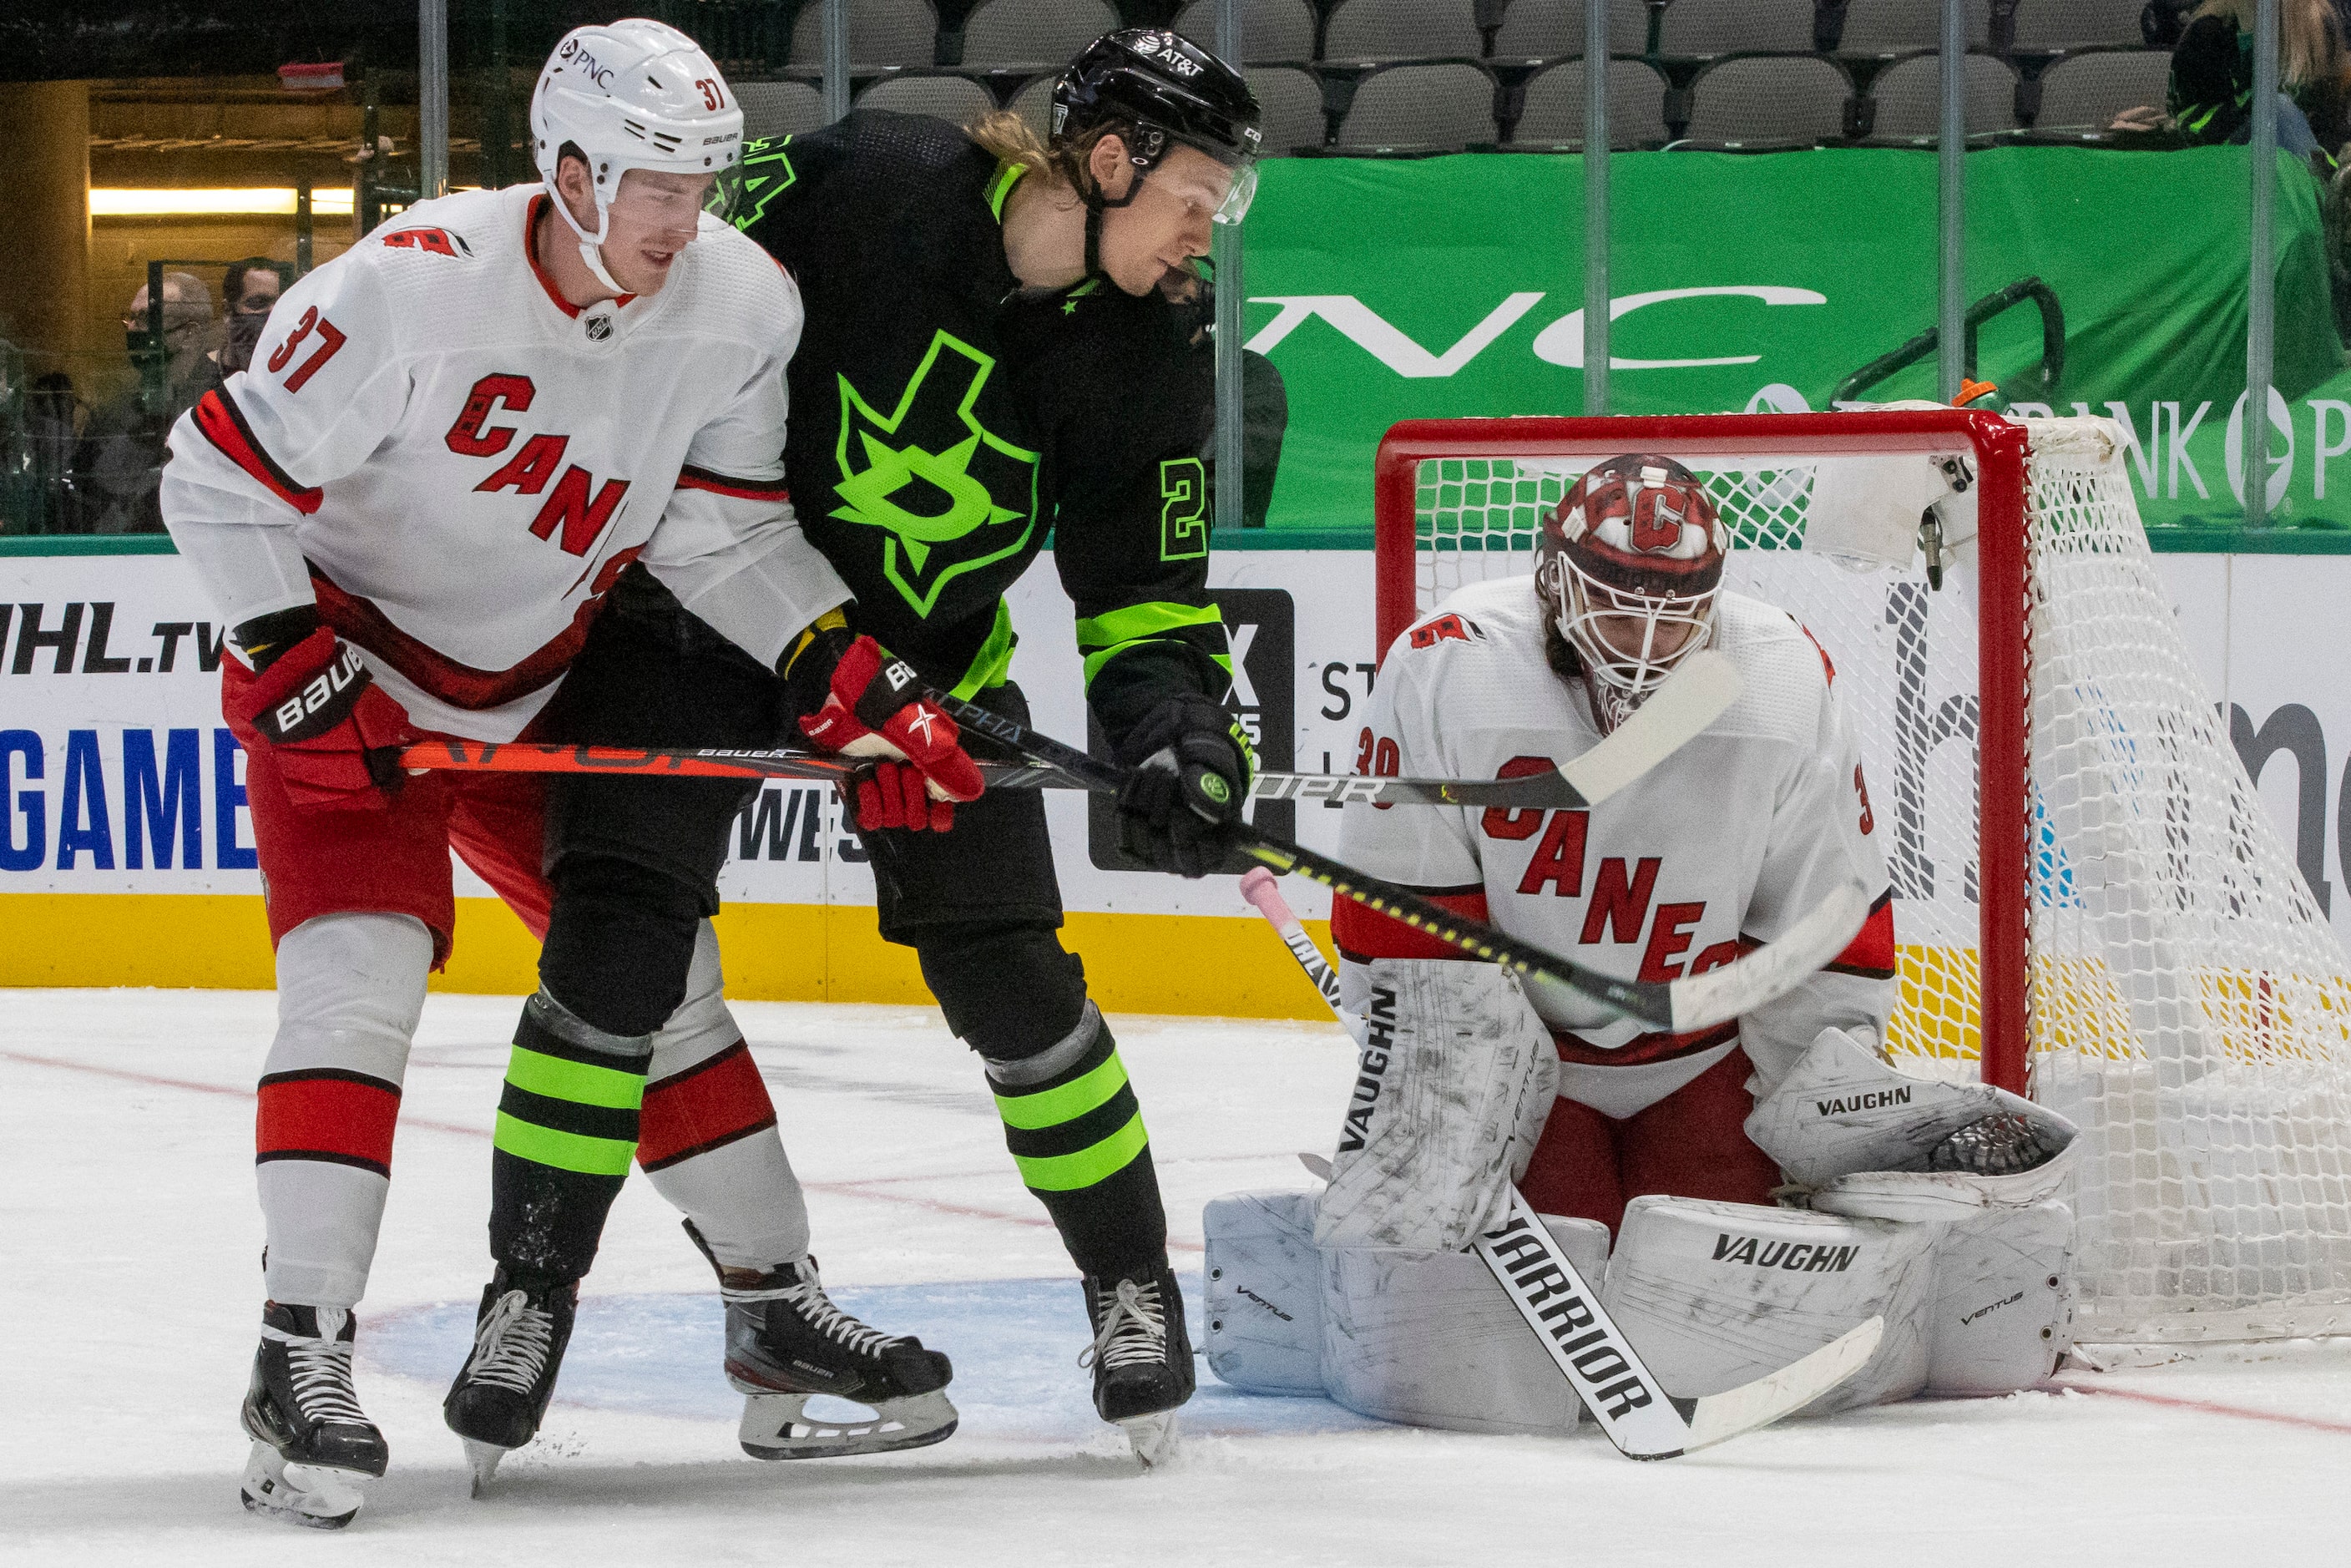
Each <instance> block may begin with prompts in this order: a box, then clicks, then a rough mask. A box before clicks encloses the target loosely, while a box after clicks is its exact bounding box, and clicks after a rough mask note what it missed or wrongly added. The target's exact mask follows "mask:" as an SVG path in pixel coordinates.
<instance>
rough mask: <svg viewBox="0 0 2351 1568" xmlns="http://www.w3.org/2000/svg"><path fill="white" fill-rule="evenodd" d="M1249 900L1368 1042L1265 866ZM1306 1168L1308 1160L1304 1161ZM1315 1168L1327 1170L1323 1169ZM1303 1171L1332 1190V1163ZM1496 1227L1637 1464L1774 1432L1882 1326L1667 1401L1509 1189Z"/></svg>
mask: <svg viewBox="0 0 2351 1568" xmlns="http://www.w3.org/2000/svg"><path fill="white" fill-rule="evenodd" d="M1241 896H1242V897H1243V898H1246V899H1248V900H1249V903H1251V904H1255V905H1256V906H1257V912H1258V913H1259V915H1264V916H1265V918H1266V922H1267V924H1268V925H1271V926H1272V927H1273V928H1274V929H1275V930H1276V931H1278V932H1280V934H1281V939H1282V942H1283V943H1284V945H1286V946H1288V947H1289V948H1290V956H1291V957H1293V958H1295V959H1297V960H1298V967H1300V968H1301V969H1303V970H1305V971H1306V977H1307V978H1308V979H1310V980H1311V981H1313V982H1314V988H1315V989H1316V990H1317V991H1320V992H1321V993H1322V1000H1323V1001H1324V1002H1325V1003H1326V1004H1327V1005H1328V1006H1329V1007H1330V1009H1331V1011H1332V1015H1333V1016H1335V1017H1336V1018H1337V1019H1338V1020H1339V1024H1340V1027H1341V1028H1343V1029H1344V1030H1346V1031H1347V1032H1348V1033H1349V1034H1350V1035H1353V1036H1354V1038H1355V1042H1356V1044H1358V1045H1361V1044H1362V1043H1363V1041H1364V1034H1363V1028H1362V1020H1361V1019H1356V1018H1355V1017H1353V1015H1352V1014H1350V1013H1348V1012H1347V1011H1346V1010H1345V1009H1343V1008H1342V1007H1341V1006H1340V1005H1339V977H1338V976H1337V974H1336V973H1334V972H1333V971H1332V967H1331V964H1330V961H1329V960H1328V959H1326V958H1324V957H1323V956H1322V949H1321V948H1319V947H1317V946H1314V939H1313V938H1312V937H1311V936H1307V935H1306V927H1305V926H1304V925H1301V923H1300V921H1299V918H1298V916H1297V915H1293V914H1291V913H1290V904H1289V902H1288V901H1287V900H1285V899H1284V898H1283V897H1282V896H1281V892H1280V889H1279V888H1277V887H1276V886H1274V883H1273V874H1272V873H1270V872H1269V871H1267V870H1266V869H1265V868H1264V867H1263V866H1259V867H1258V868H1257V869H1256V870H1254V871H1252V872H1249V873H1247V874H1246V875H1244V876H1243V877H1242V878H1241ZM1301 1158H1304V1156H1302V1155H1301ZM1318 1166H1319V1168H1317V1167H1318ZM1307 1168H1308V1169H1310V1170H1313V1171H1315V1174H1317V1175H1318V1176H1322V1178H1323V1179H1324V1180H1325V1181H1328V1180H1329V1179H1330V1177H1331V1167H1330V1165H1329V1163H1328V1162H1327V1161H1309V1162H1308V1166H1307ZM1509 1191H1510V1205H1509V1209H1508V1212H1507V1213H1506V1215H1505V1216H1504V1218H1503V1219H1502V1221H1501V1223H1500V1224H1499V1225H1496V1226H1495V1227H1493V1228H1491V1229H1489V1230H1487V1231H1485V1232H1484V1233H1482V1234H1481V1235H1479V1238H1478V1241H1477V1253H1478V1257H1479V1260H1480V1261H1481V1262H1483V1263H1484V1264H1485V1265H1486V1267H1487V1269H1488V1270H1490V1271H1491V1272H1492V1274H1493V1276H1494V1279H1495V1281H1497V1282H1498V1283H1499V1284H1500V1285H1501V1287H1502V1292H1503V1294H1505V1295H1507V1296H1509V1297H1510V1304H1511V1305H1512V1306H1514V1307H1516V1308H1517V1309H1518V1310H1519V1315H1520V1317H1521V1318H1524V1319H1525V1320H1526V1323H1527V1326H1528V1327H1529V1328H1531V1329H1532V1330H1533V1331H1534V1333H1535V1337H1536V1338H1537V1339H1539V1340H1541V1342H1542V1347H1543V1350H1544V1352H1545V1353H1546V1354H1549V1355H1550V1357H1551V1359H1552V1364H1553V1365H1554V1366H1556V1367H1558V1368H1559V1370H1560V1374H1561V1375H1562V1376H1563V1377H1565V1378H1566V1379H1567V1381H1568V1384H1569V1385H1570V1386H1571V1387H1573V1389H1574V1390H1575V1396H1576V1397H1577V1398H1578V1399H1580V1400H1582V1401H1583V1407H1584V1409H1586V1410H1587V1411H1589V1412H1591V1414H1592V1417H1593V1420H1595V1421H1597V1422H1598V1423H1599V1424H1600V1429H1601V1430H1602V1431H1603V1432H1604V1433H1606V1434H1607V1437H1608V1440H1609V1441H1610V1442H1611V1443H1613V1444H1614V1445H1615V1446H1616V1451H1617V1452H1619V1453H1621V1454H1623V1455H1624V1456H1625V1458H1630V1459H1671V1458H1679V1457H1680V1456H1681V1455H1683V1454H1687V1453H1693V1452H1695V1451H1697V1450H1698V1449H1699V1448H1707V1447H1708V1446H1709V1445H1711V1444H1715V1443H1719V1442H1723V1441H1725V1440H1727V1439H1729V1438H1731V1437H1738V1436H1740V1434H1742V1433H1746V1432H1752V1431H1754V1430H1756V1429H1757V1428H1758V1427H1767V1426H1769V1425H1771V1423H1772V1422H1774V1421H1776V1420H1778V1419H1779V1418H1780V1417H1781V1416H1785V1415H1787V1414H1789V1413H1790V1412H1791V1411H1793V1410H1798V1409H1801V1408H1802V1407H1803V1406H1806V1405H1809V1404H1811V1403H1812V1402H1813V1400H1815V1399H1818V1398H1819V1397H1820V1396H1822V1395H1823V1394H1826V1393H1827V1392H1828V1391H1829V1390H1830V1389H1832V1388H1834V1387H1835V1386H1836V1385H1838V1384H1840V1383H1843V1382H1844V1380H1845V1379H1846V1378H1848V1377H1851V1376H1852V1375H1854V1374H1855V1373H1856V1372H1858V1371H1860V1370H1861V1368H1862V1366H1863V1365H1864V1364H1865V1363H1867V1361H1868V1360H1869V1358H1870V1356H1871V1355H1872V1354H1875V1353H1876V1349H1877V1342H1878V1340H1879V1338H1880V1337H1881V1336H1882V1335H1883V1334H1884V1333H1885V1332H1886V1323H1885V1320H1884V1319H1882V1318H1876V1317H1873V1318H1871V1319H1869V1320H1868V1321H1867V1322H1864V1323H1861V1324H1858V1325H1857V1326H1855V1327H1854V1328H1852V1329H1849V1330H1847V1331H1846V1332H1845V1333H1843V1334H1841V1335H1839V1336H1838V1337H1837V1338H1835V1339H1834V1340H1831V1341H1830V1342H1829V1343H1826V1344H1824V1345H1823V1346H1822V1347H1821V1348H1820V1349H1818V1350H1816V1351H1813V1353H1812V1354H1809V1355H1804V1356H1800V1357H1799V1358H1797V1359H1796V1360H1794V1361H1792V1362H1790V1363H1789V1364H1787V1365H1785V1366H1783V1367H1782V1368H1781V1369H1780V1370H1779V1371H1777V1372H1773V1373H1769V1374H1766V1375H1764V1376H1761V1377H1759V1378H1757V1379H1756V1380H1755V1381H1754V1382H1752V1383H1749V1384H1745V1385H1741V1386H1740V1387H1737V1388H1731V1389H1726V1390H1725V1391H1724V1392H1722V1393H1720V1394H1705V1395H1700V1396H1698V1397H1696V1398H1688V1399H1686V1398H1682V1397H1679V1396H1675V1395H1671V1394H1667V1392H1666V1391H1665V1389H1664V1387H1663V1386H1662V1385H1659V1383H1658V1382H1657V1380H1656V1375H1654V1374H1652V1373H1651V1372H1650V1371H1649V1369H1648V1366H1647V1365H1646V1364H1645V1363H1644V1362H1643V1361H1642V1360H1641V1354H1640V1352H1638V1351H1636V1350H1635V1349H1634V1348H1633V1343H1632V1341H1630V1340H1628V1339H1626V1338H1625V1333H1624V1331H1623V1330H1621V1329H1619V1328H1618V1327H1617V1326H1616V1324H1615V1322H1614V1321H1613V1320H1612V1319H1611V1318H1610V1317H1609V1316H1608V1313H1607V1311H1606V1309H1604V1308H1603V1307H1602V1306H1601V1304H1600V1292H1598V1291H1594V1290H1593V1288H1592V1287H1591V1285H1590V1284H1589V1283H1588V1282H1586V1281H1585V1280H1584V1278H1583V1274H1582V1273H1581V1272H1579V1271H1578V1270H1577V1269H1576V1267H1575V1265H1574V1263H1573V1262H1572V1261H1570V1260H1569V1259H1568V1256H1567V1253H1566V1251H1565V1250H1564V1249H1562V1248H1561V1246H1560V1245H1559V1242H1558V1241H1557V1240H1556V1239H1554V1238H1553V1237H1552V1233H1551V1228H1550V1227H1549V1226H1547V1225H1545V1224H1543V1222H1542V1220H1541V1218H1539V1217H1538V1216H1537V1215H1536V1214H1535V1212H1534V1210H1533V1209H1532V1208H1531V1207H1529V1206H1528V1204H1527V1200H1526V1199H1525V1198H1524V1197H1521V1196H1520V1193H1519V1189H1518V1188H1517V1187H1516V1186H1512V1187H1510V1189H1509Z"/></svg>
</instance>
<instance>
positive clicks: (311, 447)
mask: <svg viewBox="0 0 2351 1568" xmlns="http://www.w3.org/2000/svg"><path fill="white" fill-rule="evenodd" d="M548 199H549V198H548V197H547V196H546V194H545V193H544V192H543V191H541V190H540V189H539V188H538V187H535V186H515V187H511V188H509V189H507V190H504V191H478V192H467V193H461V194H458V195H453V196H446V197H443V198H441V199H440V200H437V201H432V202H426V203H423V204H419V205H417V206H415V207H412V208H410V209H409V210H408V211H407V212H406V213H404V214H402V215H401V216H400V217H399V218H397V219H394V220H392V221H391V222H389V223H387V224H386V225H384V226H383V227H381V228H380V229H378V230H377V231H376V232H375V233H374V234H373V235H370V236H369V237H368V238H367V239H366V240H364V241H362V242H361V243H360V244H359V245H358V246H354V247H353V248H352V249H351V250H350V251H349V252H347V253H346V254H344V255H343V256H338V257H337V258H335V259H334V260H333V261H330V262H329V263H328V264H327V265H326V266H324V267H320V268H319V269H318V270H317V271H316V272H313V273H312V274H310V275H309V276H308V277H305V278H304V279H302V281H301V282H299V283H298V284H296V285H295V286H294V287H292V288H291V289H289V290H287V294H286V297H285V298H283V299H282V300H280V301H279V302H278V304H277V308H276V309H275V310H274V311H273V312H272V313H271V317H270V321H269V326H268V329H267V334H266V337H265V339H264V340H263V346H262V348H261V349H260V350H258V351H257V352H256V355H255V357H254V362H253V365H252V368H251V369H249V370H246V371H242V372H240V373H239V374H236V375H234V376H231V377H230V378H229V379H228V382H227V383H226V385H225V387H223V388H221V389H220V390H218V391H215V392H211V393H208V394H207V395H206V396H205V397H204V400H203V401H202V402H199V403H198V404H197V405H196V407H195V408H194V409H193V410H191V411H190V412H189V413H187V414H185V415H183V417H182V418H181V420H180V421H179V423H178V424H177V425H176V426H174V428H173V429H172V439H171V444H172V459H171V462H170V464H169V465H167V466H166V468H165V469H164V474H163V490H162V507H163V516H164V519H165V521H166V522H167V523H168V524H169V525H170V527H171V530H172V538H173V539H174V541H175V542H176V543H177V544H178V546H179V548H180V549H181V551H182V552H183V554H185V555H186V556H187V557H188V558H189V559H190V560H191V561H192V562H193V564H194V566H195V568H196V570H197V572H198V573H199V575H201V576H202V577H203V578H204V580H205V583H206V586H207V587H208V588H210V589H211V591H213V593H214V596H215V597H216V598H217V599H218V600H219V601H220V603H221V605H222V608H223V610H224V612H225V615H226V618H227V621H228V622H229V623H230V624H232V625H235V624H238V623H241V622H245V621H246V620H249V619H251V618H252V617H254V616H256V615H260V614H266V613H267V612H272V611H277V610H285V609H289V608H293V607H295V606H298V605H301V604H304V603H308V602H310V601H313V600H314V599H315V600H316V601H317V603H318V605H319V612H320V614H321V615H322V616H323V617H324V618H325V620H326V622H328V624H329V625H331V626H332V627H334V628H335V630H336V631H337V632H339V633H340V634H341V635H342V636H343V637H345V638H346V639H348V640H349V641H350V642H351V643H355V644H357V645H358V647H359V648H360V651H361V652H362V653H364V655H365V656H366V658H367V662H368V664H369V666H370V668H371V670H372V671H373V672H374V674H375V676H376V679H377V680H378V681H379V682H380V683H381V685H382V686H383V688H384V689H385V690H386V691H387V692H389V693H390V694H391V695H392V696H393V697H394V698H396V699H397V700H398V701H399V702H400V703H401V704H402V706H404V707H406V708H407V709H408V712H409V714H410V716H412V717H413V720H414V721H415V722H416V723H417V724H418V725H419V726H420V727H423V728H426V729H430V730H438V731H444V732H446V733H450V734H455V735H462V736H466V737H475V738H479V739H486V740H510V739H512V738H514V737H515V736H516V735H517V734H518V733H520V732H521V730H522V728H523V727H524V726H525V725H526V724H528V722H529V721H530V718H531V716H533V715H534V714H536V713H537V712H538V710H539V709H540V708H541V707H543V706H545V705H546V703H547V701H548V699H549V697H551V696H552V695H554V691H555V687H556V685H557V684H558V683H559V681H560V680H561V678H562V675H563V672H564V671H565V670H566V669H567V668H568V667H569V664H570V663H571V660H572V659H573V658H574V657H575V656H576V655H577V653H579V650H580V645H581V643H583V642H584V641H585V640H586V637H587V633H588V628H589V625H590V622H592V620H593V619H594V616H595V613H596V611H597V609H598V607H599V605H600V604H601V600H602V596H603V594H604V592H605V591H606V590H607V589H609V588H610V587H611V584H612V581H613V580H614V579H615V578H616V577H617V576H618V575H619V574H620V572H621V570H622V568H623V567H625V566H626V565H628V563H629V562H630V561H632V560H642V561H643V563H644V565H645V566H646V567H647V568H649V569H650V570H652V571H653V573H654V575H655V576H657V577H659V578H660V579H661V580H663V581H664V583H666V584H667V585H668V586H669V587H670V589H671V590H672V591H674V592H675V593H676V595H677V596H678V598H679V599H680V600H681V601H684V603H685V605H686V606H687V607H688V608H689V609H691V610H693V611H694V612H695V613H697V614H698V615H700V616H701V617H702V618H703V619H704V620H705V621H707V622H710V623H711V624H712V625H713V626H715V627H716V628H717V629H718V630H719V631H720V632H724V633H726V635H727V636H728V637H730V638H732V639H733V640H735V641H736V642H737V643H741V644H742V645H743V646H744V647H745V648H746V649H747V650H748V651H749V652H750V653H752V654H753V656H755V657H757V658H758V659H759V660H760V662H761V663H763V664H773V663H774V661H775V659H776V658H777V656H778V654H779V653H781V652H782V650H783V648H784V645H785V643H786V642H787V641H788V640H789V638H791V637H792V636H794V635H795V634H797V633H798V632H799V630H800V629H801V628H802V627H804V626H805V625H807V624H808V623H809V622H811V621H813V620H814V619H815V618H816V617H817V616H819V615H820V614H822V613H823V612H825V611H827V610H829V609H831V607H833V606H834V605H836V604H839V603H841V602H842V601H845V600H846V599H847V598H848V597H849V591H848V589H847V588H846V587H845V586H844V585H843V584H842V582H841V579H840V577H839V576H838V575H837V574H836V573H835V572H834V571H833V570H832V569H831V566H830V565H829V564H827V562H826V561H825V559H824V558H823V557H822V556H820V554H818V553H817V550H816V549H815V547H814V546H812V545H810V543H809V542H808V541H807V539H806V538H804V537H803V536H802V534H801V531H800V528H799V522H798V520H797V519H796V518H795V517H794V516H793V514H792V509H791V504H790V500H789V497H788V496H787V495H786V492H785V488H784V479H783V447H784V430H785V414H786V412H787V398H788V394H787V392H786V384H785V377H784V369H785V366H786V364H787V363H788V362H789V360H790V358H791V354H792V350H793V349H794V348H795V347H797V345H798V343H799V332H800V303H799V290H798V288H797V287H795V286H794V285H793V283H792V281H791V279H790V278H789V277H787V276H786V275H785V274H784V272H783V271H782V269H781V268H779V267H777V265H776V264H775V263H774V262H773V261H772V260H770V259H769V258H768V256H767V254H766V253H765V252H763V251H762V250H760V249H759V247H758V246H756V245H754V244H752V243H751V242H750V241H749V240H747V239H745V238H744V237H743V236H742V235H738V234H737V233H736V232H735V231H734V230H733V229H731V228H729V227H728V226H726V225H724V224H721V223H719V222H717V221H716V219H715V218H710V217H707V216H705V218H704V219H703V221H702V225H701V233H700V234H699V235H698V236H697V237H696V238H695V242H694V243H693V244H692V245H689V246H686V247H685V248H684V250H683V251H681V252H680V253H679V254H678V256H677V257H676V259H675V260H674V262H673V263H672V264H671V275H670V277H669V279H668V281H667V282H666V283H665V284H664V287H662V289H661V290H660V292H658V293H656V294H653V295H652V296H650V297H646V298H635V297H629V296H624V297H622V298H620V299H616V300H608V301H605V302H602V303H601V304H596V305H590V306H588V307H586V308H580V307H575V306H572V305H569V304H568V303H566V302H565V301H564V300H563V298H561V297H560V296H559V295H558V294H557V293H556V292H555V289H554V287H553V286H552V285H551V284H550V283H549V280H548V279H547V277H546V276H545V274H544V273H543V272H541V271H540V270H539V268H538V264H537V261H536V259H535V258H534V256H533V255H532V252H531V248H530V242H529V237H528V236H529V233H530V228H531V225H532V222H533V219H534V216H535V215H536V214H537V213H538V209H539V206H540V204H543V203H545V202H546V201H547V200H548ZM559 243H563V244H569V243H570V235H569V231H568V230H559Z"/></svg>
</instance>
